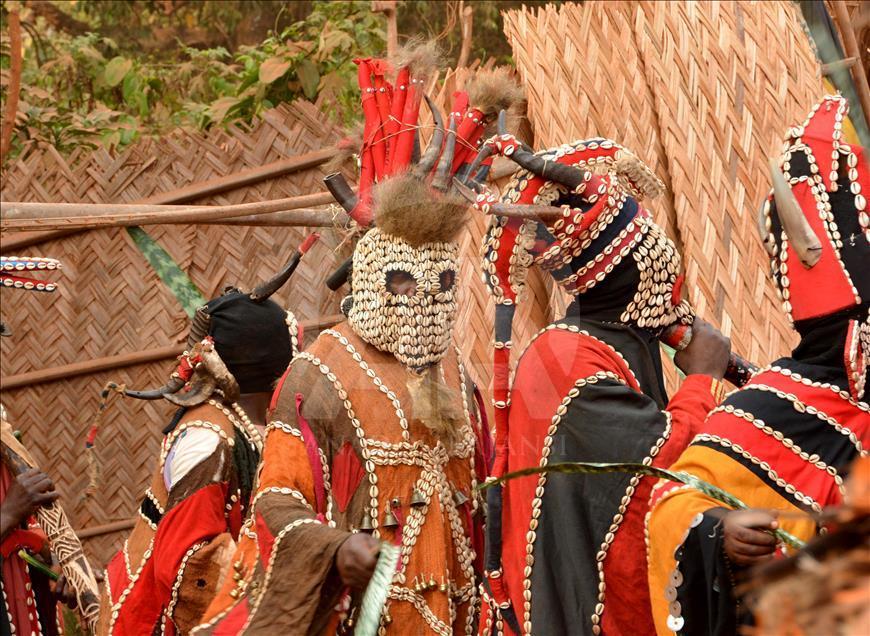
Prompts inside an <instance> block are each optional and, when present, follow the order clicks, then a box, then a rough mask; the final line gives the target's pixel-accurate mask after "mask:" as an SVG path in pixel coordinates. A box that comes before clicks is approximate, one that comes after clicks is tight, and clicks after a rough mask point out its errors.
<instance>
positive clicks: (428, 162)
mask: <svg viewBox="0 0 870 636" xmlns="http://www.w3.org/2000/svg"><path fill="white" fill-rule="evenodd" d="M423 99H425V100H426V105H427V106H428V107H429V110H430V111H431V112H432V119H433V121H434V122H435V132H434V133H432V139H431V141H430V142H429V146H428V147H427V148H426V152H424V153H423V156H422V157H420V162H419V163H418V164H417V166H416V167H415V168H414V176H415V177H417V178H418V179H425V178H426V177H428V176H429V173H430V172H432V168H433V167H434V166H435V162H436V161H438V155H439V154H440V153H441V144H442V143H444V119H443V118H442V117H441V113H440V112H439V110H438V108H437V107H436V106H435V104H433V103H432V100H431V99H429V96H428V95H424V96H423Z"/></svg>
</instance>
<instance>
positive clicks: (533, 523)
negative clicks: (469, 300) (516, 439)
mask: <svg viewBox="0 0 870 636" xmlns="http://www.w3.org/2000/svg"><path fill="white" fill-rule="evenodd" d="M601 375H603V376H604V377H601V376H600V375H598V374H596V375H593V376H589V377H587V378H580V379H578V380H577V381H575V382H574V386H573V387H572V388H571V389H570V390H569V391H568V394H567V395H566V396H565V397H564V398H562V402H561V403H560V404H559V406H558V407H557V408H556V414H555V415H554V416H553V419H552V422H551V424H550V427H549V428H548V429H547V435H546V437H545V438H544V444H543V447H542V449H541V460H540V462H539V464H538V465H539V466H540V467H541V468H544V467H545V466H547V464H548V462H549V457H550V449H551V447H552V445H553V438H554V436H555V435H556V431H557V429H558V427H559V424H560V423H561V421H562V418H563V417H564V416H565V414H566V413H567V412H568V406H569V405H570V404H571V402H572V401H573V400H574V399H575V398H576V397H578V396H579V395H580V389H581V388H583V387H584V386H587V385H589V384H595V383H597V382H598V381H599V380H602V379H605V378H608V377H609V376H610V375H612V374H607V373H604V372H601ZM666 413H667V412H666ZM669 415H670V414H668V422H667V426H666V429H665V434H664V436H663V437H662V438H660V439H659V440H658V441H657V442H656V444H655V446H653V448H652V449H651V451H650V455H649V456H648V457H645V458H644V460H643V461H644V464H646V465H649V464H650V463H652V458H653V457H654V456H655V455H657V454H658V452H659V449H660V448H661V446H662V444H664V441H665V439H667V437H668V436H669V435H670V417H669ZM639 481H640V479H639V478H638V477H637V476H636V475H635V476H634V477H633V478H632V480H631V482H630V485H629V487H628V489H627V490H626V493H625V495H624V496H623V497H622V502H621V505H620V507H619V512H618V513H617V515H616V516H615V517H614V519H613V523H612V524H611V526H610V531H609V532H608V533H607V535H606V537H605V542H604V543H603V544H602V548H601V550H600V551H599V552H598V555H597V556H596V559H597V561H598V576H599V603H598V605H597V606H596V608H595V613H594V614H593V616H592V624H593V626H592V630H593V633H595V634H598V633H599V631H600V627H599V625H598V622H599V620H600V616H601V612H603V611H604V604H603V598H604V586H603V583H604V565H603V562H604V558H605V557H606V556H607V549H608V548H609V546H610V544H611V543H612V542H613V539H614V538H615V532H616V530H618V529H619V524H620V523H622V517H623V515H624V514H625V510H626V507H627V506H628V503H629V502H630V501H631V496H632V495H633V494H634V490H635V488H636V487H637V484H638V483H639ZM546 484H547V474H546V473H542V474H541V475H539V476H538V485H537V486H536V488H535V497H534V499H532V515H531V520H530V521H529V530H528V533H527V534H526V565H525V567H524V569H523V626H522V628H523V634H524V635H526V636H531V634H532V578H531V577H532V567H533V566H534V564H535V557H534V543H535V539H536V538H537V529H538V519H539V517H540V516H541V506H542V504H543V497H544V489H545V487H546Z"/></svg>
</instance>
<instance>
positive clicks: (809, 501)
mask: <svg viewBox="0 0 870 636" xmlns="http://www.w3.org/2000/svg"><path fill="white" fill-rule="evenodd" d="M699 441H700V442H713V443H716V444H719V445H720V446H723V447H725V448H728V449H731V450H733V451H734V452H735V453H738V454H739V455H741V456H742V457H743V458H744V459H748V460H749V461H750V462H752V463H753V464H755V465H756V466H758V467H759V468H761V469H762V470H763V471H765V472H766V473H767V476H768V477H770V479H771V480H772V481H774V482H775V483H776V485H777V486H779V487H780V488H782V489H783V490H785V491H786V492H787V493H788V494H790V495H791V496H792V497H794V498H795V499H796V500H797V501H798V502H799V503H801V504H803V505H805V506H809V507H810V508H812V509H813V510H815V511H816V512H821V511H822V507H821V506H820V505H819V504H818V503H816V501H815V500H813V498H812V497H810V496H809V495H805V494H804V493H802V492H800V491H799V490H798V489H797V488H795V487H794V486H793V485H791V484H790V483H789V482H787V481H786V480H785V479H783V478H782V477H780V476H779V475H778V474H777V472H776V471H775V470H774V469H773V467H772V466H771V465H770V464H768V463H767V462H765V461H762V460H760V459H758V458H757V457H756V456H755V455H753V454H751V453H750V452H748V451H746V450H744V448H743V447H742V446H740V444H735V443H734V442H732V441H731V440H729V439H725V438H724V437H721V436H719V435H710V434H709V433H700V434H699V435H696V436H695V439H693V440H692V443H695V442H699Z"/></svg>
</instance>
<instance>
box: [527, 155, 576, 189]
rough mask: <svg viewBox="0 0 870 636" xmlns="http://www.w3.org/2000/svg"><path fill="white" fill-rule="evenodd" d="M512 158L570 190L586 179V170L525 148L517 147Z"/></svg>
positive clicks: (540, 175) (530, 170)
mask: <svg viewBox="0 0 870 636" xmlns="http://www.w3.org/2000/svg"><path fill="white" fill-rule="evenodd" d="M510 158H511V159H512V160H513V161H514V162H516V163H518V164H519V165H521V166H522V167H523V168H525V169H526V170H528V171H529V172H532V173H534V174H536V175H538V176H539V177H543V178H544V179H548V180H550V181H555V182H556V183H561V184H562V185H563V186H565V187H567V188H568V189H570V190H574V189H575V188H576V187H577V186H579V185H580V184H581V183H583V182H584V181H585V180H586V174H587V173H586V171H585V170H579V169H577V168H574V167H573V166H567V165H565V164H563V163H559V162H557V161H547V160H546V159H544V158H543V157H540V156H538V155H536V154H534V153H532V152H530V151H529V150H526V149H525V148H517V149H516V150H514V152H513V154H512V155H511V156H510Z"/></svg>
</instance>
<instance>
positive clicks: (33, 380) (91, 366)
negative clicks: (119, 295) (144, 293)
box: [0, 314, 344, 391]
mask: <svg viewBox="0 0 870 636" xmlns="http://www.w3.org/2000/svg"><path fill="white" fill-rule="evenodd" d="M341 320H344V316H343V315H342V314H329V315H326V316H323V317H321V318H318V319H316V320H303V321H302V322H301V324H302V328H303V329H304V330H306V331H318V332H319V331H321V330H322V329H326V328H327V327H331V326H333V325H334V324H336V323H337V322H339V321H341ZM183 351H184V345H183V344H174V345H167V346H165V347H155V348H154V349H145V350H143V351H134V352H133V353H122V354H120V355H117V356H107V357H105V358H94V359H93V360H84V361H82V362H73V363H72V364H64V365H61V366H57V367H51V368H48V369H38V370H36V371H28V372H27V373H19V374H17V375H10V376H7V377H5V378H0V388H2V389H3V390H4V391H11V390H13V389H21V388H24V387H27V386H32V385H34V384H42V383H44V382H56V381H58V380H69V379H71V378H75V377H77V376H80V375H88V374H91V373H99V372H101V371H113V370H117V369H123V368H124V367H130V366H133V365H136V364H146V363H148V362H156V361H158V360H168V359H171V358H177V357H178V356H180V355H181V353H182V352H183Z"/></svg>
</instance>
